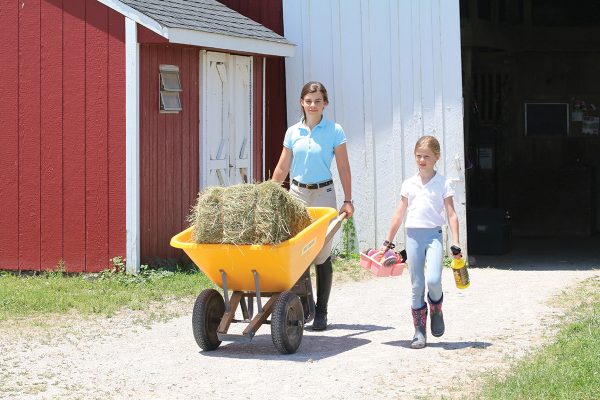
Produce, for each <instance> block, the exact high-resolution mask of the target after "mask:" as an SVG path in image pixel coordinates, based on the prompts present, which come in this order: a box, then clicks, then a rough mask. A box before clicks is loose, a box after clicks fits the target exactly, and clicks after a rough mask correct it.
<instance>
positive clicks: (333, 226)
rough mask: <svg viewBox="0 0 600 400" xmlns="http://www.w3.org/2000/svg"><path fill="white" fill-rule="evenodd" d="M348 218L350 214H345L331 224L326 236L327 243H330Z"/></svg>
mask: <svg viewBox="0 0 600 400" xmlns="http://www.w3.org/2000/svg"><path fill="white" fill-rule="evenodd" d="M347 216H348V214H347V213H346V212H343V213H341V214H339V215H338V216H337V217H335V218H334V219H332V220H331V221H330V222H329V226H328V227H327V233H326V234H325V243H327V242H329V241H330V240H331V238H332V237H333V235H335V233H336V232H337V231H338V229H340V226H341V225H342V221H343V220H345V219H346V217H347Z"/></svg>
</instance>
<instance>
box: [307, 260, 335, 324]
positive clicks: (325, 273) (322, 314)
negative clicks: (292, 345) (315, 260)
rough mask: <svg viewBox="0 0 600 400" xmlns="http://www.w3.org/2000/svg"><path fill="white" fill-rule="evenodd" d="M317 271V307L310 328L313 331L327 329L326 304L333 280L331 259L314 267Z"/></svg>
mask: <svg viewBox="0 0 600 400" xmlns="http://www.w3.org/2000/svg"><path fill="white" fill-rule="evenodd" d="M316 270H317V307H316V311H315V319H314V321H313V325H312V328H313V330H314V331H324V330H325V329H327V303H328V302H329V293H331V281H332V280H333V267H332V265H331V257H329V258H328V259H327V260H325V262H324V263H323V264H319V265H317V266H316Z"/></svg>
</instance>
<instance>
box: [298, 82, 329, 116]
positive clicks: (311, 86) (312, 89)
mask: <svg viewBox="0 0 600 400" xmlns="http://www.w3.org/2000/svg"><path fill="white" fill-rule="evenodd" d="M316 92H321V94H322V95H323V101H324V102H325V103H326V104H327V103H329V98H328V97H327V89H325V86H323V84H322V83H321V82H317V81H310V82H307V83H305V84H304V86H302V90H301V91H300V100H303V99H304V96H306V95H307V94H309V93H316ZM300 109H301V111H302V115H303V116H304V120H306V114H305V113H304V108H302V107H300Z"/></svg>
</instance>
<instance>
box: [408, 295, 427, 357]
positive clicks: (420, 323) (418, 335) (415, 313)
mask: <svg viewBox="0 0 600 400" xmlns="http://www.w3.org/2000/svg"><path fill="white" fill-rule="evenodd" d="M411 311H412V317H413V325H414V326H415V336H414V337H413V340H412V342H411V344H410V347H412V348H413V349H422V348H423V347H425V345H426V344H427V304H425V305H424V306H423V307H421V308H419V309H418V310H415V309H413V308H411Z"/></svg>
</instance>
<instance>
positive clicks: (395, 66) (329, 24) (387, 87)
mask: <svg viewBox="0 0 600 400" xmlns="http://www.w3.org/2000/svg"><path fill="white" fill-rule="evenodd" d="M283 14H284V15H283V17H284V27H285V37H286V38H287V39H288V40H290V41H291V42H292V43H294V44H296V45H298V48H297V49H296V55H295V56H294V57H290V58H286V89H287V102H288V107H287V109H288V122H289V123H290V124H292V123H294V122H295V121H297V120H298V119H299V116H300V108H299V96H300V90H301V88H302V85H303V84H304V83H305V82H307V81H310V80H317V81H321V82H323V84H324V85H325V87H326V88H327V90H328V93H329V100H330V105H329V107H328V108H327V110H326V116H327V118H330V119H334V120H335V121H337V122H338V123H340V124H341V125H342V127H343V128H344V130H345V131H346V135H347V136H348V152H349V157H350V164H351V167H352V178H353V179H352V183H353V197H354V200H355V205H356V214H355V218H354V219H355V224H356V228H357V233H358V238H359V242H360V248H361V249H365V248H366V247H372V246H375V245H379V244H380V243H381V241H382V240H383V239H384V236H385V234H386V233H387V230H388V228H389V223H390V220H391V216H392V214H393V212H394V210H395V207H396V204H397V202H398V199H399V192H400V185H401V183H402V181H403V180H404V179H405V178H407V177H408V176H410V175H413V174H414V173H416V172H417V170H416V166H415V162H414V157H413V149H414V145H415V142H416V141H417V139H418V138H419V137H420V136H423V135H424V134H432V135H434V136H436V137H437V138H438V140H439V141H440V143H441V145H442V159H440V161H439V162H438V170H439V171H440V172H441V173H442V174H444V175H445V176H446V177H448V178H452V179H456V183H457V195H456V197H455V205H456V208H457V211H458V213H459V218H460V222H461V232H460V233H461V244H462V245H463V248H465V249H466V219H465V186H464V169H463V166H464V156H463V117H462V116H463V109H462V84H461V64H460V16H459V2H458V0H362V1H361V0H301V1H299V0H283ZM334 165H335V162H334ZM334 177H335V178H336V179H337V173H334ZM336 183H337V188H338V197H341V196H342V194H343V193H342V190H341V185H340V184H339V179H337V180H336ZM340 200H341V199H340ZM396 240H397V242H398V243H401V244H400V246H403V243H404V230H403V229H401V230H400V231H399V233H398V236H397V238H396Z"/></svg>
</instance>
